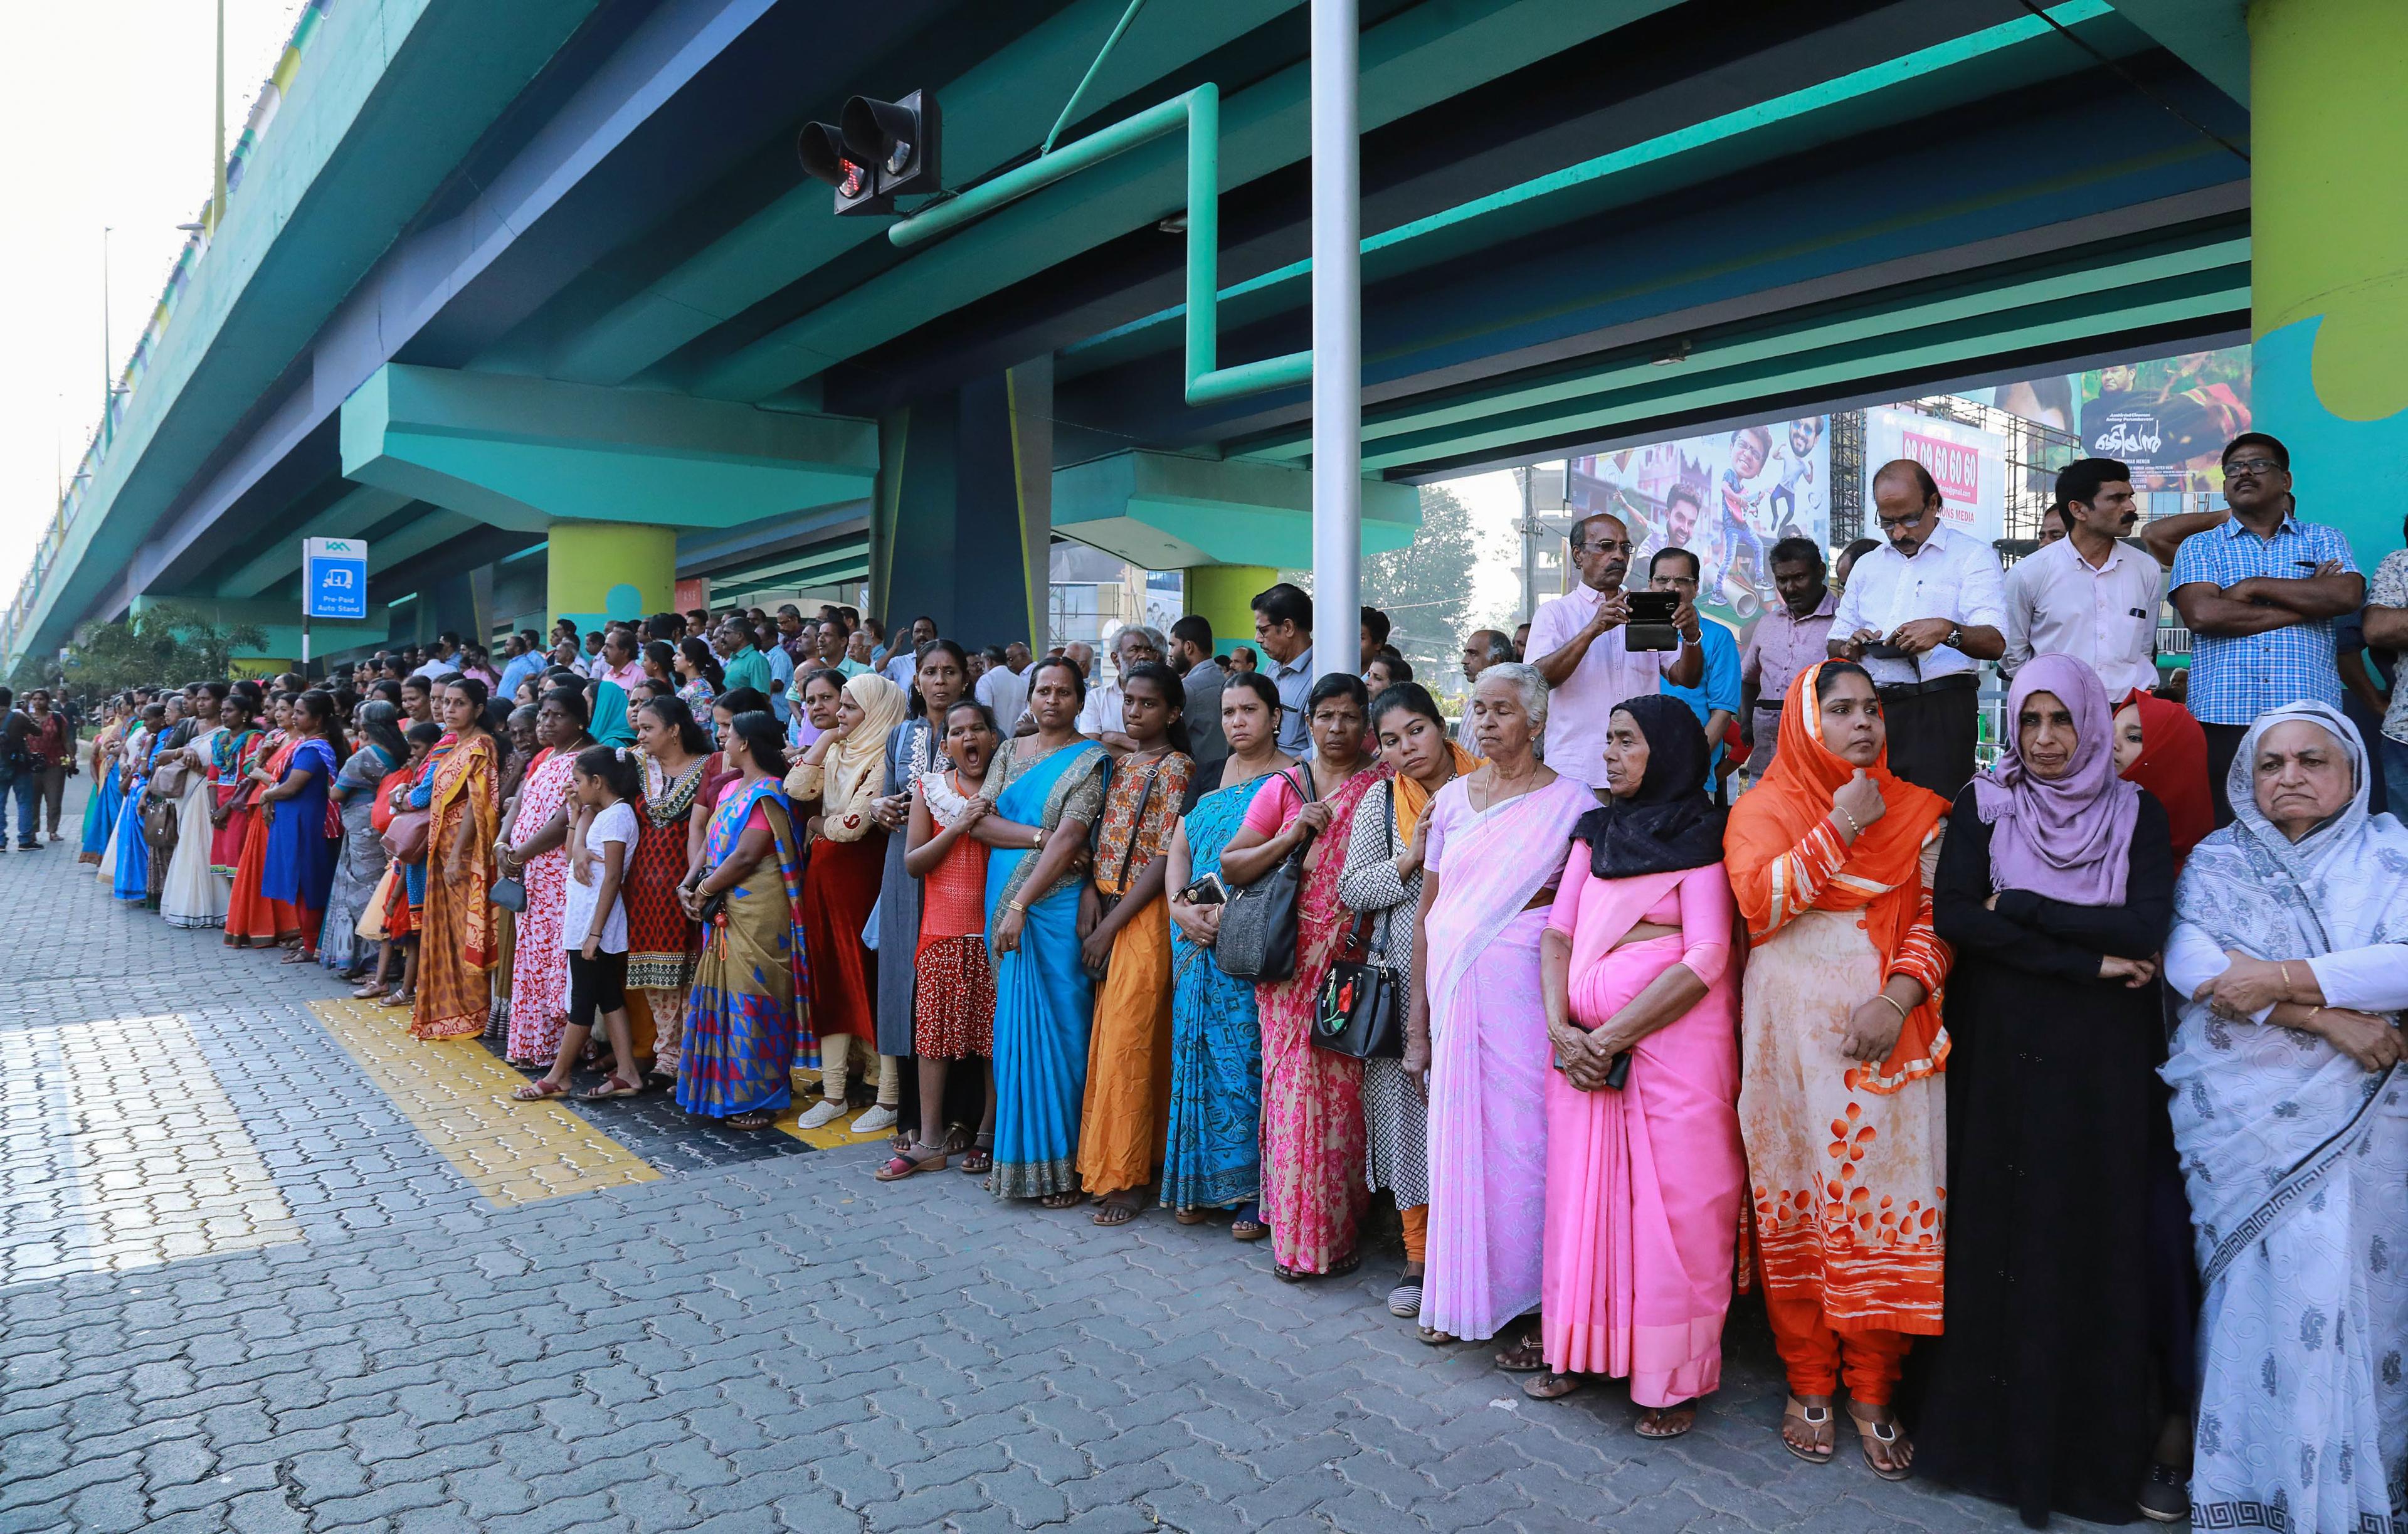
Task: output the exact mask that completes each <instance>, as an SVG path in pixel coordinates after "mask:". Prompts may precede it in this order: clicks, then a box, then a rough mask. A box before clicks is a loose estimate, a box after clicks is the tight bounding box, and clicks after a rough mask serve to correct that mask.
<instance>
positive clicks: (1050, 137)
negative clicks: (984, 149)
mask: <svg viewBox="0 0 2408 1534" xmlns="http://www.w3.org/2000/svg"><path fill="white" fill-rule="evenodd" d="M1144 6H1145V0H1129V6H1128V9H1126V10H1125V11H1123V12H1121V20H1120V24H1119V25H1118V26H1116V27H1114V28H1112V35H1111V36H1109V37H1107V38H1105V39H1104V46H1103V49H1102V50H1101V51H1100V52H1098V53H1097V55H1096V62H1095V63H1093V64H1091V65H1087V72H1086V73H1085V74H1083V75H1082V76H1080V77H1079V88H1078V89H1077V90H1075V91H1073V92H1071V93H1070V99H1069V100H1068V101H1066V102H1064V103H1063V104H1062V115H1061V116H1060V117H1057V118H1055V119H1054V131H1053V132H1051V133H1049V134H1047V135H1046V136H1045V147H1044V148H1043V149H1041V150H1039V151H1037V152H1038V153H1039V154H1051V153H1053V152H1054V140H1055V139H1057V138H1059V137H1061V136H1062V130H1063V128H1064V127H1066V126H1068V123H1069V122H1070V114H1071V113H1073V112H1075V111H1077V110H1078V109H1079V103H1080V102H1082V101H1083V100H1085V99H1086V96H1087V87H1088V86H1090V85H1093V84H1094V83H1096V72H1097V70H1099V69H1101V68H1103V66H1104V61H1105V60H1106V59H1109V58H1111V56H1112V50H1113V49H1114V48H1116V47H1118V46H1119V45H1120V40H1121V34H1122V33H1124V32H1126V31H1127V30H1128V26H1129V23H1130V22H1134V21H1136V20H1137V13H1138V12H1139V11H1140V9H1142V8H1143V7H1144Z"/></svg>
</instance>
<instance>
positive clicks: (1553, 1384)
mask: <svg viewBox="0 0 2408 1534" xmlns="http://www.w3.org/2000/svg"><path fill="white" fill-rule="evenodd" d="M1587 1388H1588V1376H1587V1375H1585V1374H1558V1373H1556V1372H1555V1370H1554V1369H1544V1370H1541V1372H1539V1373H1537V1374H1533V1375H1531V1376H1530V1377H1529V1378H1528V1379H1527V1380H1525V1381H1523V1382H1522V1394H1523V1395H1525V1396H1527V1397H1529V1398H1531V1399H1532V1400H1534V1401H1559V1400H1562V1399H1563V1398H1565V1397H1566V1396H1570V1395H1573V1394H1575V1393H1577V1392H1579V1391H1582V1390H1585V1389H1587Z"/></svg>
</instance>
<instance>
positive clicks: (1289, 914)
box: [1212, 767, 1314, 984]
mask: <svg viewBox="0 0 2408 1534" xmlns="http://www.w3.org/2000/svg"><path fill="white" fill-rule="evenodd" d="M1280 776H1281V777H1283V778H1284V777H1286V776H1287V774H1285V773H1282V774H1280ZM1297 792H1298V793H1299V794H1301V795H1302V796H1304V802H1305V803H1307V804H1311V803H1312V801H1313V797H1314V795H1313V784H1312V769H1311V768H1310V767H1308V768H1306V769H1305V773H1304V781H1303V782H1302V784H1301V785H1300V786H1299V787H1298V789H1297ZM1312 835H1313V834H1312V832H1309V831H1308V832H1307V833H1305V836H1304V839H1303V840H1301V841H1299V842H1297V844H1296V850H1295V851H1293V852H1291V853H1288V854H1287V856H1285V857H1284V858H1282V859H1281V860H1280V861H1279V863H1278V864H1277V865H1276V866H1275V867H1272V869H1271V871H1270V872H1269V873H1267V874H1265V875H1263V876H1262V877H1261V878H1260V879H1257V880H1255V881H1254V882H1253V883H1251V884H1248V885H1246V886H1244V887H1243V888H1241V889H1235V890H1231V891H1230V892H1229V903H1228V904H1227V905H1226V906H1225V907H1224V908H1222V911H1221V933H1220V936H1219V937H1217V938H1215V939H1212V956H1213V958H1214V959H1215V960H1217V961H1218V962H1219V964H1220V966H1221V972H1222V973H1223V974H1225V975H1226V976H1228V977H1229V978H1230V979H1231V980H1250V981H1253V982H1255V983H1256V984H1269V983H1275V982H1279V981H1283V980H1288V979H1291V978H1292V977H1294V975H1295V974H1296V906H1297V897H1298V896H1300V895H1302V893H1303V891H1304V854H1305V853H1306V851H1307V850H1308V849H1310V848H1311V847H1312Z"/></svg>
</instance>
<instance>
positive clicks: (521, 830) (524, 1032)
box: [508, 751, 577, 1066]
mask: <svg viewBox="0 0 2408 1534" xmlns="http://www.w3.org/2000/svg"><path fill="white" fill-rule="evenodd" d="M576 770H577V753H575V752H573V751H556V752H552V753H550V754H549V755H547V756H545V757H543V758H542V759H541V760H539V761H538V763H537V764H536V765H535V766H534V767H529V768H527V775H526V781H524V782H523V783H522V784H520V785H519V814H518V819H517V820H515V821H513V822H512V823H511V824H510V845H511V846H512V847H523V846H525V845H526V844H527V843H528V842H530V841H533V840H534V839H535V838H536V833H537V832H538V831H541V830H542V829H543V828H544V825H545V824H547V823H548V822H550V821H551V819H552V813H553V812H554V811H555V810H559V809H560V807H561V806H562V805H564V804H566V803H567V802H568V790H569V787H570V783H571V779H572V776H573V775H574V774H575V772H576ZM519 879H520V882H523V884H525V886H526V910H523V911H520V912H519V915H518V937H517V939H516V945H515V947H514V948H513V949H512V951H511V958H510V1035H509V1046H508V1054H509V1061H510V1063H511V1064H512V1065H522V1066H543V1065H550V1064H551V1063H552V1056H553V1055H554V1054H558V1053H559V1050H560V1032H561V1029H562V1028H563V1027H564V1026H566V1024H567V1022H568V954H567V952H566V950H564V949H563V948H562V947H561V946H560V924H561V921H562V919H563V918H564V917H565V916H566V915H567V913H568V850H567V848H566V846H565V845H564V846H560V847H554V848H553V849H552V851H550V852H548V853H544V854H543V855H542V856H541V857H537V858H530V859H528V861H527V864H526V866H525V867H523V868H522V869H521V870H520V872H519Z"/></svg>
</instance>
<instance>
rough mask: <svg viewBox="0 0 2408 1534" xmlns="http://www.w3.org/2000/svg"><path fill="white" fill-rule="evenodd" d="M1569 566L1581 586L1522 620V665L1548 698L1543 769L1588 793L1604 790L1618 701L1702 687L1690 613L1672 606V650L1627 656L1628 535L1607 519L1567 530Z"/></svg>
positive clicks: (1616, 520)
mask: <svg viewBox="0 0 2408 1534" xmlns="http://www.w3.org/2000/svg"><path fill="white" fill-rule="evenodd" d="M1571 553H1572V565H1573V566H1574V567H1575V568H1576V569H1578V570H1579V571H1580V578H1581V583H1580V584H1579V585H1578V586H1576V587H1574V588H1573V589H1572V590H1571V591H1570V592H1569V593H1567V594H1565V595H1562V596H1556V597H1552V598H1550V599H1548V600H1547V601H1544V602H1541V603H1540V604H1539V610H1538V611H1536V612H1534V613H1532V614H1531V615H1530V655H1531V661H1530V664H1531V665H1533V666H1535V667H1538V668H1539V674H1540V675H1541V676H1542V677H1544V678H1546V679H1547V685H1548V687H1550V688H1551V689H1553V691H1554V696H1553V697H1552V698H1550V700H1549V702H1548V706H1547V766H1549V767H1553V768H1555V770H1556V771H1557V772H1559V773H1561V774H1563V775H1564V776H1565V777H1567V778H1571V779H1576V780H1578V781H1581V782H1584V783H1586V784H1587V785H1588V786H1589V787H1590V788H1592V789H1597V788H1603V787H1604V786H1605V732H1606V729H1607V727H1608V725H1609V724H1612V722H1613V710H1614V708H1615V706H1616V705H1617V704H1619V703H1621V702H1622V701H1623V700H1624V699H1625V698H1630V697H1638V696H1641V695H1645V694H1648V693H1653V692H1655V691H1656V689H1657V687H1658V685H1659V684H1660V683H1661V682H1663V681H1671V682H1673V683H1675V684H1676V685H1678V686H1682V687H1695V686H1697V685H1699V683H1700V682H1702V681H1704V680H1705V675H1706V658H1705V652H1704V651H1703V650H1701V649H1699V646H1698V645H1697V643H1696V642H1695V641H1693V640H1691V639H1690V638H1688V637H1687V635H1688V633H1689V631H1691V630H1693V629H1694V628H1696V626H1697V625H1696V624H1695V623H1694V622H1693V619H1694V617H1695V615H1696V612H1697V609H1696V608H1695V607H1694V606H1693V605H1692V604H1690V603H1689V602H1687V601H1683V602H1682V603H1681V604H1680V608H1679V609H1678V610H1677V611H1676V612H1675V613H1674V614H1673V623H1674V624H1675V625H1676V627H1677V628H1678V630H1679V631H1680V635H1681V638H1680V644H1679V646H1678V648H1676V649H1672V650H1662V651H1646V650H1631V649H1629V648H1627V645H1626V644H1625V642H1624V641H1625V639H1626V638H1627V636H1626V635H1625V634H1624V632H1623V625H1624V624H1627V623H1628V622H1629V621H1630V599H1629V598H1628V597H1627V595H1624V593H1623V590H1622V581H1623V578H1624V577H1625V576H1626V575H1627V574H1629V572H1630V554H1631V543H1630V530H1629V528H1628V527H1627V525H1626V524H1625V523H1623V520H1622V519H1621V518H1620V517H1617V516H1614V515H1613V514H1612V513H1610V512H1600V513H1598V515H1596V516H1592V517H1587V518H1584V519H1583V520H1582V521H1581V522H1580V523H1577V524H1575V525H1574V526H1573V528H1572V537H1571Z"/></svg>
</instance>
